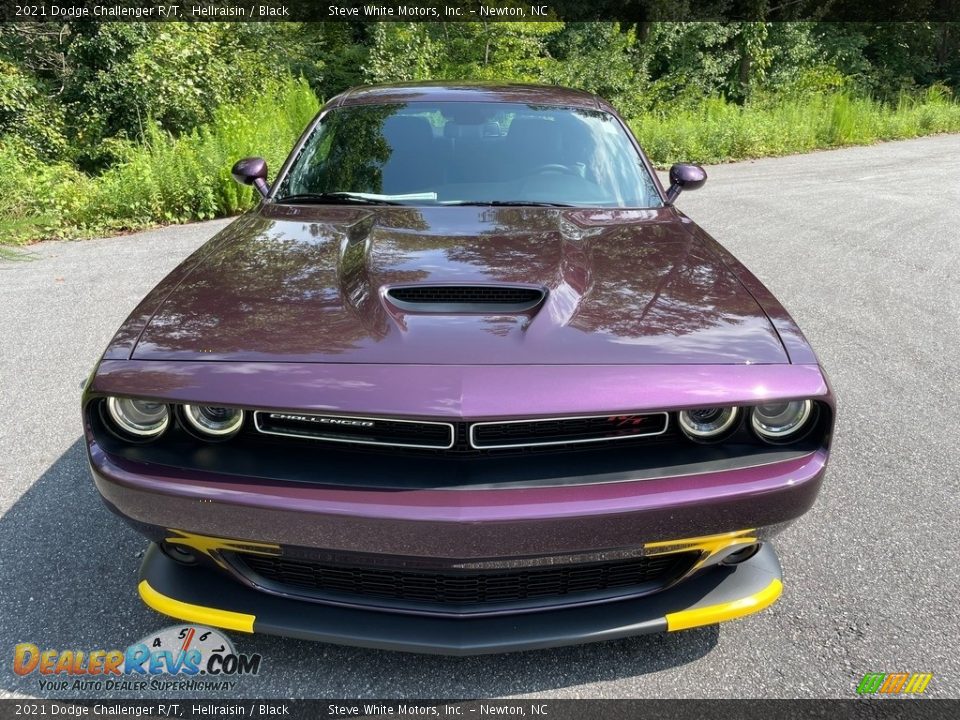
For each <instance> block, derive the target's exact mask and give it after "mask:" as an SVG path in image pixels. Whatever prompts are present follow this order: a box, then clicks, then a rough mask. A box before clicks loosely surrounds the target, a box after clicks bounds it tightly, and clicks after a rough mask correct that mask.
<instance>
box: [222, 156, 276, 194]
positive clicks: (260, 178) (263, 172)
mask: <svg viewBox="0 0 960 720" xmlns="http://www.w3.org/2000/svg"><path fill="white" fill-rule="evenodd" d="M230 174H231V175H233V179H234V180H236V181H237V182H238V183H240V184H241V185H253V186H254V187H255V188H256V189H257V192H258V193H260V196H261V197H266V196H267V193H269V192H270V186H269V185H267V161H266V160H264V159H263V158H260V157H250V158H244V159H243V160H238V161H237V163H236V165H234V166H233V170H231V171H230Z"/></svg>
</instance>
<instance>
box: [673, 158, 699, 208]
mask: <svg viewBox="0 0 960 720" xmlns="http://www.w3.org/2000/svg"><path fill="white" fill-rule="evenodd" d="M706 181H707V171H706V170H704V169H703V168H702V167H700V166H699V165H688V164H687V163H677V164H676V165H674V166H673V167H672V168H670V187H669V188H668V189H667V200H668V201H669V202H671V203H672V202H673V201H674V200H676V199H677V196H678V195H679V194H680V191H681V190H696V189H697V188H701V187H703V184H704V183H705V182H706Z"/></svg>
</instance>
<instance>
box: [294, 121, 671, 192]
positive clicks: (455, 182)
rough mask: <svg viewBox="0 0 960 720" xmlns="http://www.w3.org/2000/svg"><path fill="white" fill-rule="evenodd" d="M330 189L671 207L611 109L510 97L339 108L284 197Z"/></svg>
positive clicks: (311, 144) (305, 153)
mask: <svg viewBox="0 0 960 720" xmlns="http://www.w3.org/2000/svg"><path fill="white" fill-rule="evenodd" d="M330 192H351V193H365V194H374V195H378V196H384V197H386V198H389V199H393V200H396V201H399V202H403V203H409V204H412V205H432V204H456V203H462V202H490V201H507V202H517V201H521V202H555V203H562V204H570V205H584V206H603V207H655V206H659V205H660V204H661V201H660V197H659V195H658V194H657V192H656V190H655V189H654V185H653V182H652V180H651V178H650V175H649V173H647V171H646V169H645V167H644V166H643V164H642V162H641V160H640V157H639V155H638V153H637V151H636V150H635V149H634V147H633V145H632V144H631V142H630V139H629V138H628V136H627V135H626V133H625V131H624V130H623V128H622V127H621V125H620V123H619V122H617V120H616V119H614V118H613V117H612V116H611V115H609V114H607V113H604V112H600V111H594V110H581V109H574V108H562V107H543V106H534V105H521V104H506V103H474V102H453V103H427V102H416V103H407V104H395V105H358V106H352V107H345V108H339V109H336V110H333V111H331V112H330V113H328V114H327V116H326V117H325V118H324V119H323V121H322V122H321V123H320V124H319V125H318V126H317V128H316V129H315V130H314V132H313V133H312V134H311V136H310V137H309V139H308V140H307V142H306V144H305V145H304V147H303V150H302V151H301V152H300V154H299V155H298V156H297V158H296V160H295V162H294V163H293V165H292V167H291V169H290V172H289V173H288V174H287V176H286V177H285V178H284V180H283V181H282V183H281V186H280V188H279V190H278V192H277V197H278V198H281V197H282V196H288V195H296V194H303V193H330Z"/></svg>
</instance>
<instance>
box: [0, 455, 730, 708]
mask: <svg viewBox="0 0 960 720" xmlns="http://www.w3.org/2000/svg"><path fill="white" fill-rule="evenodd" d="M145 546H146V541H145V540H143V539H142V538H141V537H140V536H139V535H138V534H136V533H135V532H134V531H133V530H131V529H130V528H128V527H127V526H126V524H125V523H123V522H122V521H121V520H120V519H119V518H118V517H116V516H115V515H113V514H112V513H111V512H109V511H108V510H107V509H106V507H105V506H104V505H103V503H102V502H101V501H100V498H99V495H98V494H97V492H96V490H95V488H94V486H93V483H92V481H91V479H90V472H89V469H88V467H87V461H86V456H85V453H84V449H83V441H82V439H78V440H77V441H76V442H75V443H74V444H73V445H71V446H70V448H69V449H68V450H67V451H66V452H65V453H64V454H63V455H62V456H60V458H59V459H57V460H56V462H54V463H53V465H51V466H50V468H49V469H48V470H47V471H46V472H44V473H43V475H42V476H41V477H40V478H39V479H38V480H37V481H36V482H35V483H34V484H33V486H32V487H31V488H30V490H28V491H27V492H26V493H25V494H24V495H23V496H22V497H21V498H20V499H19V500H18V501H17V502H16V503H15V504H14V505H13V506H12V507H11V508H10V509H9V510H8V511H7V513H6V514H5V515H4V516H3V517H2V518H0V547H2V548H3V552H2V553H0V648H2V651H3V652H4V653H6V655H7V658H8V660H7V661H4V662H0V691H4V690H5V691H9V692H13V693H22V694H28V695H39V696H41V697H42V696H48V695H49V696H54V697H55V696H61V697H83V696H85V695H86V696H89V697H93V695H92V694H91V693H78V692H77V691H70V690H69V689H68V690H65V691H58V692H52V691H49V690H44V691H42V690H41V689H40V687H39V684H38V679H39V676H38V675H37V673H36V672H35V673H33V674H31V675H28V676H25V677H21V676H18V675H16V674H15V673H14V671H13V663H12V662H11V661H12V655H13V646H14V645H15V644H16V643H20V642H31V643H34V644H35V645H37V646H39V647H40V648H41V649H47V648H56V649H59V650H65V649H81V650H84V651H89V650H95V649H107V650H109V649H114V648H116V649H124V648H126V647H127V646H128V645H129V644H131V643H133V642H135V641H136V640H137V639H139V638H141V637H143V636H144V635H146V634H147V633H149V632H153V631H156V630H158V629H160V628H162V627H165V626H167V625H172V624H173V623H174V621H172V620H170V619H168V618H164V617H162V616H160V615H157V614H156V613H154V612H153V611H151V610H149V609H148V608H146V607H145V606H144V605H142V604H141V602H140V600H139V598H138V597H137V590H136V581H137V569H138V567H139V564H140V557H141V555H142V551H143V550H144V548H145ZM718 635H719V631H718V629H717V626H712V627H707V628H699V629H696V630H689V631H686V632H682V633H670V634H663V635H645V636H640V637H636V638H629V639H625V640H616V641H610V642H604V643H594V644H590V645H581V646H575V647H568V648H558V649H553V650H539V651H533V652H526V653H512V654H507V655H486V656H479V657H468V658H449V657H437V656H421V655H412V654H405V653H392V652H385V651H376V650H365V649H360V648H349V647H338V646H334V645H327V644H322V643H311V642H304V641H299V640H292V639H288V638H275V637H269V636H263V635H255V636H244V635H238V634H236V633H234V634H232V637H233V639H234V641H235V643H236V645H237V649H238V650H239V651H240V652H246V653H254V652H256V653H260V654H262V655H263V662H262V664H261V671H260V674H259V675H258V676H255V677H244V678H240V679H238V686H237V690H236V691H235V692H234V693H231V694H232V695H234V696H242V697H280V698H290V697H294V698H296V697H307V698H310V697H329V698H351V697H378V698H391V697H396V698H402V697H418V698H428V697H429V698H469V697H489V696H500V695H516V694H522V693H539V692H545V691H550V690H561V691H562V690H564V689H566V688H572V687H573V686H577V685H583V684H587V683H596V682H607V681H615V680H620V679H624V678H629V677H633V676H638V675H644V674H647V673H653V672H657V671H660V670H664V669H667V668H671V667H676V666H678V665H683V664H685V663H688V662H691V661H693V660H696V659H698V658H700V657H702V656H704V655H705V654H707V653H708V652H710V650H711V649H712V648H713V647H714V646H715V645H716V643H717V639H718ZM71 679H73V678H71ZM693 687H694V686H693V685H691V688H693ZM593 692H594V691H593V690H592V689H591V690H588V691H587V693H586V694H592V693H593ZM574 693H576V690H571V694H574ZM166 694H169V693H166ZM96 695H97V696H98V697H131V694H129V693H124V692H115V693H96ZM157 695H158V696H162V695H164V694H162V693H157ZM190 697H202V695H200V694H192V695H190Z"/></svg>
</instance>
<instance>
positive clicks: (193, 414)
mask: <svg viewBox="0 0 960 720" xmlns="http://www.w3.org/2000/svg"><path fill="white" fill-rule="evenodd" d="M183 416H184V418H186V421H187V423H188V424H189V425H190V427H191V428H193V429H194V430H196V431H197V432H198V433H200V434H201V435H205V436H207V437H210V438H216V439H219V440H223V439H225V438H228V437H230V436H231V435H233V434H234V433H235V432H237V431H238V430H239V429H240V426H241V425H243V410H238V409H237V408H229V407H219V406H216V405H184V406H183Z"/></svg>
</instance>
